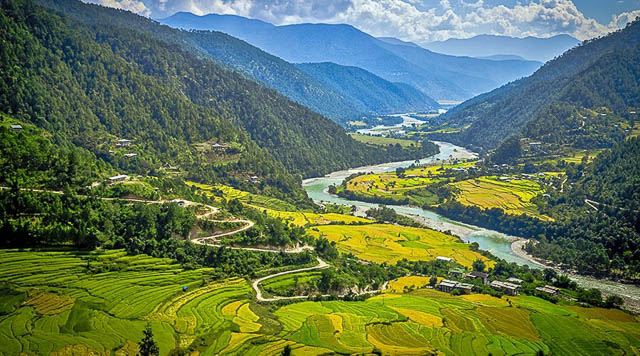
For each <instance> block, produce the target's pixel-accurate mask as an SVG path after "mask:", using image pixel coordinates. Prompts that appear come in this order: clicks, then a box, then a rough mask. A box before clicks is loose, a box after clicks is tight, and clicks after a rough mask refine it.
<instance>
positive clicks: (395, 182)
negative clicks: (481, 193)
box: [346, 161, 475, 205]
mask: <svg viewBox="0 0 640 356" xmlns="http://www.w3.org/2000/svg"><path fill="white" fill-rule="evenodd" d="M473 166H475V161H470V162H462V163H457V164H445V165H429V166H422V167H417V168H412V169H407V170H406V172H405V174H404V176H402V177H400V176H398V175H397V174H396V173H395V172H385V173H379V174H365V175H361V176H358V177H355V178H353V179H351V180H349V181H348V182H346V189H347V190H349V191H352V192H354V193H356V194H357V195H361V196H364V197H380V198H386V199H395V200H398V201H402V200H406V199H408V200H409V203H411V204H416V205H424V204H425V203H427V204H430V205H433V204H435V202H434V201H432V200H433V199H429V198H428V197H427V196H424V197H421V198H420V197H415V196H411V195H408V194H406V193H407V192H408V191H411V190H415V189H420V188H426V187H427V186H429V185H430V184H433V183H438V182H442V181H446V180H448V179H450V176H451V173H452V171H451V170H452V169H456V168H469V167H473ZM447 174H448V175H449V176H447ZM434 198H435V197H434Z"/></svg>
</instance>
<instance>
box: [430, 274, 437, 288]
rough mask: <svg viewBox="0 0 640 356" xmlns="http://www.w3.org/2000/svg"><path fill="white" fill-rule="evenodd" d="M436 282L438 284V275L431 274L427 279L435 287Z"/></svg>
mask: <svg viewBox="0 0 640 356" xmlns="http://www.w3.org/2000/svg"><path fill="white" fill-rule="evenodd" d="M436 284H438V277H436V276H431V278H430V279H429V285H430V286H432V287H435V286H436Z"/></svg>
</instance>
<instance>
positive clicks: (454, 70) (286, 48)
mask: <svg viewBox="0 0 640 356" xmlns="http://www.w3.org/2000/svg"><path fill="white" fill-rule="evenodd" d="M160 21H161V22H162V23H164V24H167V25H170V26H172V27H177V28H184V29H198V30H220V31H227V33H228V34H230V35H232V36H234V37H238V38H240V39H242V40H245V41H247V42H249V43H251V44H252V45H254V46H256V47H258V48H261V49H263V50H265V51H267V52H269V53H271V54H273V55H276V56H278V57H281V58H282V59H284V60H286V61H289V62H293V63H307V62H333V63H337V64H340V65H345V66H355V67H359V68H362V69H365V70H367V71H369V72H371V73H373V74H375V75H378V76H380V77H382V78H383V79H385V80H388V81H391V82H394V83H395V82H402V83H405V84H409V85H411V86H413V87H415V88H417V89H419V90H421V91H422V92H424V93H425V94H427V95H428V96H430V97H432V98H434V99H436V100H441V99H466V98H470V97H471V96H473V95H475V94H479V93H482V92H485V91H488V90H491V89H493V88H496V87H498V86H500V85H502V84H504V83H506V82H508V81H511V80H514V79H517V78H520V77H523V76H526V75H529V74H530V73H532V72H533V71H534V70H535V69H536V68H537V67H538V64H537V63H536V62H523V61H504V62H500V61H498V62H496V61H490V60H481V59H475V58H462V57H453V56H446V55H440V54H436V53H433V52H430V51H428V50H426V49H423V48H419V47H414V46H407V45H405V44H392V43H389V42H388V41H384V40H380V39H377V38H374V37H372V36H370V35H368V34H366V33H364V32H362V31H359V30H358V29H356V28H354V27H352V26H349V25H329V24H298V25H288V26H272V27H271V26H259V27H258V28H254V27H252V26H247V29H246V30H245V29H244V27H242V26H231V25H230V24H229V23H230V22H232V21H240V22H242V23H245V22H246V21H250V20H247V19H243V18H239V17H237V16H227V15H215V14H210V15H206V16H202V17H199V16H196V15H193V14H190V13H184V12H182V13H177V14H175V15H173V16H171V17H168V18H166V19H162V20H160ZM251 23H254V22H251Z"/></svg>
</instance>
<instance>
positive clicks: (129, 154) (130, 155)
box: [124, 153, 138, 158]
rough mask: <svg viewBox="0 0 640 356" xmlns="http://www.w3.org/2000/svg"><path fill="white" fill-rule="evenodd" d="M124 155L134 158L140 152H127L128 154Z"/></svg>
mask: <svg viewBox="0 0 640 356" xmlns="http://www.w3.org/2000/svg"><path fill="white" fill-rule="evenodd" d="M124 156H125V157H127V158H133V157H137V156H138V154H137V153H126V154H124Z"/></svg>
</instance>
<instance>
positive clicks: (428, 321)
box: [391, 307, 443, 328]
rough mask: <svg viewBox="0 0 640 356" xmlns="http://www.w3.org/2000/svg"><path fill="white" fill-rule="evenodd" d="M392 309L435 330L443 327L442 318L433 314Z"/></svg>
mask: <svg viewBox="0 0 640 356" xmlns="http://www.w3.org/2000/svg"><path fill="white" fill-rule="evenodd" d="M391 309H393V310H395V311H397V312H398V313H400V314H402V315H404V316H406V317H407V318H408V319H409V320H411V321H413V322H416V323H418V324H420V325H424V326H429V327H434V328H441V327H442V325H443V324H442V318H441V317H439V316H436V315H433V314H429V313H425V312H421V311H417V310H413V309H407V308H400V307H391Z"/></svg>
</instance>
